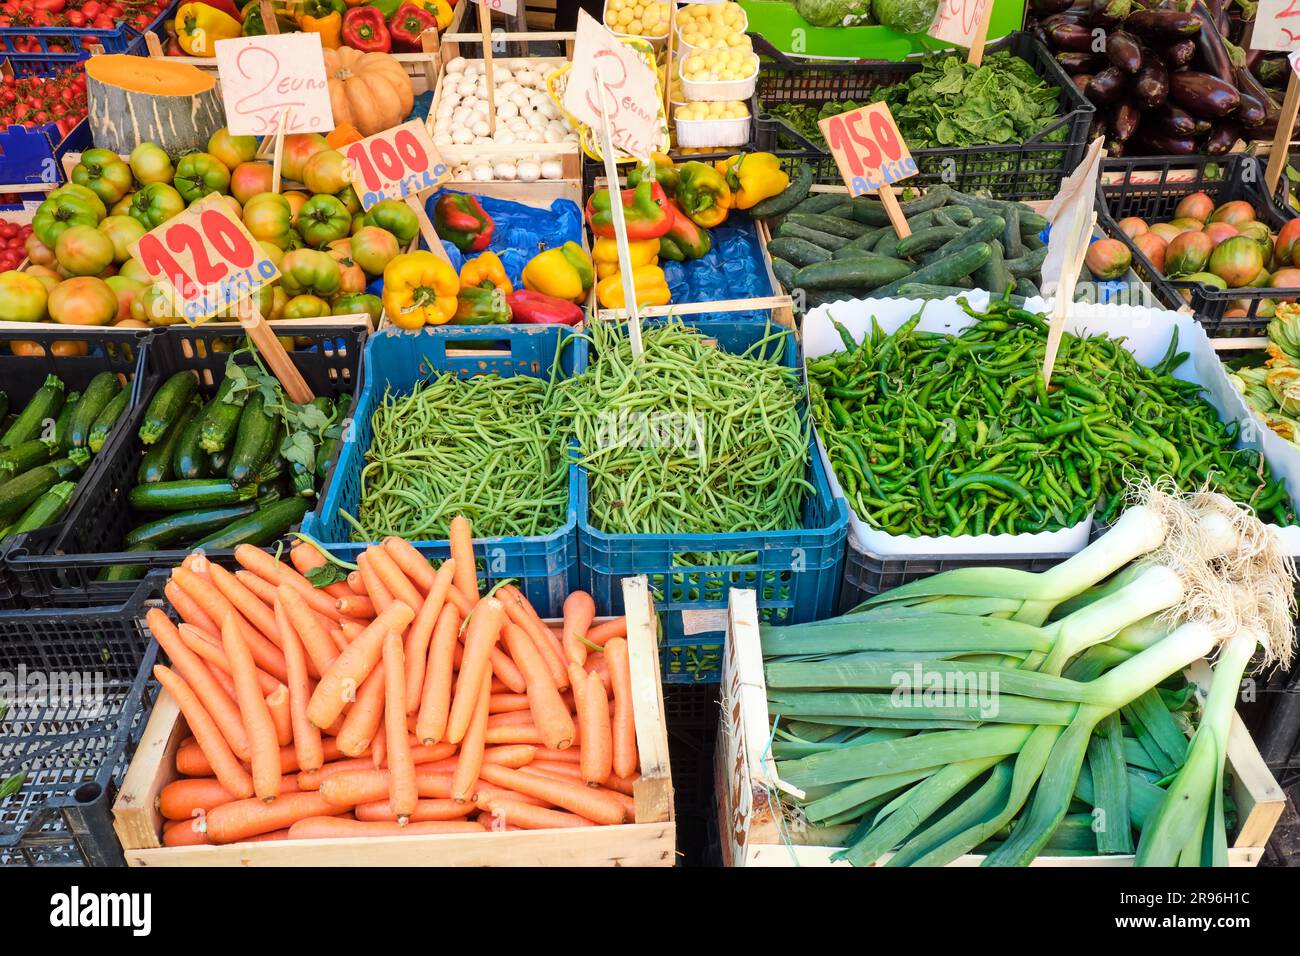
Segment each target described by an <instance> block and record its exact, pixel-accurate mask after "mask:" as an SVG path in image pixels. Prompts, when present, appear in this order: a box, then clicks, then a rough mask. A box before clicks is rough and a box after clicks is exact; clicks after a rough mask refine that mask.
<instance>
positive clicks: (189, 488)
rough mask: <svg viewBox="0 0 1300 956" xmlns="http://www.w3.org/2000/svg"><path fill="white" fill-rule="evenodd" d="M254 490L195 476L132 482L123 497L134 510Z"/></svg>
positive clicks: (191, 504) (182, 506) (205, 502)
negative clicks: (179, 479) (132, 486)
mask: <svg viewBox="0 0 1300 956" xmlns="http://www.w3.org/2000/svg"><path fill="white" fill-rule="evenodd" d="M3 490H4V489H3V488H0V492H3ZM256 494H257V487H256V486H255V485H248V486H245V487H243V488H237V487H235V486H234V485H233V484H231V483H230V482H229V481H227V480H226V479H224V478H196V479H192V480H181V481H157V482H154V483H153V484H151V485H136V486H135V487H134V488H132V489H131V493H130V494H129V495H127V499H126V500H127V504H129V505H130V506H131V507H132V508H134V509H135V510H136V511H190V510H193V509H194V508H216V507H217V506H219V505H236V504H239V503H240V502H243V501H251V500H252V499H253V497H254V496H255V495H256Z"/></svg>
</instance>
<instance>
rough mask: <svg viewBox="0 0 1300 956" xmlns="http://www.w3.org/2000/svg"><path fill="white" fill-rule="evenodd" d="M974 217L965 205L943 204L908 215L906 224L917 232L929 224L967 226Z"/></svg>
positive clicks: (926, 227)
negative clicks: (942, 205) (936, 207)
mask: <svg viewBox="0 0 1300 956" xmlns="http://www.w3.org/2000/svg"><path fill="white" fill-rule="evenodd" d="M974 219H975V214H974V213H972V212H971V211H970V210H969V209H967V208H966V207H965V206H944V207H943V208H942V209H931V210H930V211H929V212H923V213H918V214H917V215H915V216H912V217H910V218H909V219H908V220H907V225H908V226H909V227H910V228H911V230H912V231H913V232H919V231H920V230H922V229H929V228H930V227H931V226H969V225H970V224H971V222H973V221H974ZM888 228H892V227H888Z"/></svg>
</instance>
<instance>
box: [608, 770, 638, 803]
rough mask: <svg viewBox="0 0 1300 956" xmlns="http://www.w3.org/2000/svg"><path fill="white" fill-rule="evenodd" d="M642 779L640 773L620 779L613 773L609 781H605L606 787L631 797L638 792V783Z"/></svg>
mask: <svg viewBox="0 0 1300 956" xmlns="http://www.w3.org/2000/svg"><path fill="white" fill-rule="evenodd" d="M640 779H641V775H640V774H639V773H634V774H632V776H630V777H620V776H619V775H618V774H616V773H611V774H610V775H609V779H608V780H606V781H605V786H606V787H608V788H609V789H610V790H616V791H617V792H619V793H623V794H626V795H627V796H629V797H630V796H632V795H633V794H634V793H635V792H636V782H637V781H638V780H640Z"/></svg>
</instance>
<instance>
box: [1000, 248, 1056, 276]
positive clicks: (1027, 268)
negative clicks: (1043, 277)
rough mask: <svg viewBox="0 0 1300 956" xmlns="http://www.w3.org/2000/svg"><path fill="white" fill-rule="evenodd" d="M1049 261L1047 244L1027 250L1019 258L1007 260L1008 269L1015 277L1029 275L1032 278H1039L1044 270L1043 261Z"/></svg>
mask: <svg viewBox="0 0 1300 956" xmlns="http://www.w3.org/2000/svg"><path fill="white" fill-rule="evenodd" d="M1046 261H1047V246H1043V247H1041V248H1039V249H1034V250H1032V251H1030V252H1026V253H1025V254H1024V255H1023V256H1021V257H1020V258H1019V259H1008V260H1007V271H1008V272H1010V273H1011V275H1012V276H1013V277H1014V278H1017V279H1020V278H1022V277H1025V276H1028V277H1029V278H1031V279H1034V278H1037V277H1038V275H1039V274H1040V273H1041V272H1042V271H1043V263H1044V262H1046Z"/></svg>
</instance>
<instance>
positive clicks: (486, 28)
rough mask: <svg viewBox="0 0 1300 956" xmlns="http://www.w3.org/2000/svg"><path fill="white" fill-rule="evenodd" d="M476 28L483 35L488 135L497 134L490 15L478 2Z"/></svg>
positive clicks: (481, 1)
mask: <svg viewBox="0 0 1300 956" xmlns="http://www.w3.org/2000/svg"><path fill="white" fill-rule="evenodd" d="M478 26H479V30H480V31H481V32H482V34H483V72H484V74H486V76H487V101H488V135H489V136H495V135H496V134H497V94H496V86H497V77H496V72H495V67H493V66H492V14H491V13H490V12H488V7H487V3H486V2H484V0H478Z"/></svg>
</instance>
